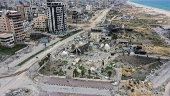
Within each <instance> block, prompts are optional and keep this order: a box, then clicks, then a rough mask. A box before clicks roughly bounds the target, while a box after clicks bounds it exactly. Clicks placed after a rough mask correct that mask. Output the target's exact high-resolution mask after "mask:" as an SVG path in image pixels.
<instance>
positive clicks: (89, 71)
mask: <svg viewBox="0 0 170 96" xmlns="http://www.w3.org/2000/svg"><path fill="white" fill-rule="evenodd" d="M88 73H89V78H90V74H91V70H90V69H89V70H88Z"/></svg>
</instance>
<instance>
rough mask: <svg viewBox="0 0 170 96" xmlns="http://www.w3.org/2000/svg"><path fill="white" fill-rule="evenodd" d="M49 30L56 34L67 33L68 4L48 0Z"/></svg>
mask: <svg viewBox="0 0 170 96" xmlns="http://www.w3.org/2000/svg"><path fill="white" fill-rule="evenodd" d="M47 7H48V11H47V15H48V29H49V32H51V33H54V34H61V33H63V32H65V31H67V15H66V3H65V2H60V1H57V2H56V0H47Z"/></svg>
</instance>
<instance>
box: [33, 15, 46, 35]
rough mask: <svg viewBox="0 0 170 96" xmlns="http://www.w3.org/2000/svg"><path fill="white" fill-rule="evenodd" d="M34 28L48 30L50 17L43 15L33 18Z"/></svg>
mask: <svg viewBox="0 0 170 96" xmlns="http://www.w3.org/2000/svg"><path fill="white" fill-rule="evenodd" d="M33 21H34V29H35V30H37V31H43V32H44V31H48V18H47V17H44V16H41V17H37V18H34V19H33Z"/></svg>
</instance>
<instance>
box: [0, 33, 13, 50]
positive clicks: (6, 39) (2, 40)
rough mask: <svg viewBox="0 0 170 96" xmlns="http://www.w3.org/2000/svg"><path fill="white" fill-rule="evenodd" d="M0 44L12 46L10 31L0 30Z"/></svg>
mask: <svg viewBox="0 0 170 96" xmlns="http://www.w3.org/2000/svg"><path fill="white" fill-rule="evenodd" d="M0 46H3V47H8V48H12V47H14V35H13V34H12V33H7V32H0Z"/></svg>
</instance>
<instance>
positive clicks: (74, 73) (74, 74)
mask: <svg viewBox="0 0 170 96" xmlns="http://www.w3.org/2000/svg"><path fill="white" fill-rule="evenodd" d="M76 76H77V69H76V68H75V69H74V71H73V77H76Z"/></svg>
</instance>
